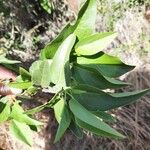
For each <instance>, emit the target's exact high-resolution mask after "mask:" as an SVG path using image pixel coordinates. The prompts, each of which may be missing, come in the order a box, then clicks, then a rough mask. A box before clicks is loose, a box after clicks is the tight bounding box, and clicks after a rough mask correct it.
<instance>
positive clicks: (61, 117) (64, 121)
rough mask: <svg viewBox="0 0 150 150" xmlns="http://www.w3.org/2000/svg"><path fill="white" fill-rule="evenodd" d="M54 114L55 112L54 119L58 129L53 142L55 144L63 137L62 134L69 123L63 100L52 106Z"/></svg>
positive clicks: (69, 118) (69, 119)
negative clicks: (57, 123)
mask: <svg viewBox="0 0 150 150" xmlns="http://www.w3.org/2000/svg"><path fill="white" fill-rule="evenodd" d="M54 112H55V117H56V119H57V121H58V122H59V127H58V130H57V133H56V137H55V141H54V142H55V143H56V142H58V141H59V140H60V138H61V137H62V136H63V134H64V133H65V131H66V129H67V128H68V127H69V125H70V122H71V117H70V114H69V110H68V108H67V106H66V104H65V100H64V99H63V98H62V99H61V100H60V101H59V102H57V103H56V104H55V105H54Z"/></svg>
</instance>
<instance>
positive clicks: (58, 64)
mask: <svg viewBox="0 0 150 150" xmlns="http://www.w3.org/2000/svg"><path fill="white" fill-rule="evenodd" d="M75 41H76V36H75V35H74V34H71V35H69V36H68V37H67V38H66V39H65V40H64V42H63V43H62V44H61V45H60V47H59V48H58V50H57V52H56V54H55V56H54V58H53V61H52V64H51V67H50V72H51V75H50V78H51V82H52V83H54V84H56V85H59V86H60V87H65V86H66V79H65V66H66V64H67V63H68V62H69V57H70V52H71V50H72V48H73V46H74V43H75Z"/></svg>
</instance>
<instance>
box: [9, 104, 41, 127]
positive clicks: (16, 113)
mask: <svg viewBox="0 0 150 150" xmlns="http://www.w3.org/2000/svg"><path fill="white" fill-rule="evenodd" d="M11 118H13V119H15V120H17V121H19V122H22V123H26V124H28V125H35V126H40V125H43V123H42V122H39V121H37V120H34V119H32V118H30V117H29V116H27V115H26V114H24V110H23V108H22V107H21V106H20V105H19V104H18V102H15V103H14V105H13V106H12V112H11Z"/></svg>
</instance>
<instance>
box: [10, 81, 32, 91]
mask: <svg viewBox="0 0 150 150" xmlns="http://www.w3.org/2000/svg"><path fill="white" fill-rule="evenodd" d="M8 86H9V87H11V88H17V89H22V90H24V89H28V88H29V87H31V86H32V83H31V82H26V81H25V82H11V83H9V84H8Z"/></svg>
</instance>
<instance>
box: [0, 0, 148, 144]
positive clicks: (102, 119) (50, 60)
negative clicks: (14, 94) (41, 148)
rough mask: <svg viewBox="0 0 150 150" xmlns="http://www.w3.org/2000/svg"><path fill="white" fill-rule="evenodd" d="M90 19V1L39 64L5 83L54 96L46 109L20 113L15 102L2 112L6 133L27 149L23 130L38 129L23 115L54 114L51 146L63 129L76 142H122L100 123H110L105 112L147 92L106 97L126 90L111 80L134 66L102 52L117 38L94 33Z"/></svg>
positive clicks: (92, 5) (92, 10) (92, 9)
mask: <svg viewBox="0 0 150 150" xmlns="http://www.w3.org/2000/svg"><path fill="white" fill-rule="evenodd" d="M96 13H97V9H96V0H87V1H85V3H84V5H83V6H82V7H81V9H80V11H79V13H78V18H77V20H76V22H75V23H74V24H67V25H66V26H65V28H64V29H63V30H62V31H61V33H60V34H59V35H58V36H57V37H56V38H55V39H54V40H53V41H52V42H50V43H49V44H48V45H46V46H45V48H44V49H43V50H42V51H41V54H40V59H39V60H37V61H36V62H34V63H33V64H32V65H31V67H30V69H29V71H27V70H25V69H23V68H20V76H18V78H17V81H16V82H12V83H9V86H10V87H15V88H19V89H22V90H25V92H29V93H34V92H36V91H37V90H38V89H42V90H47V91H48V92H49V93H53V94H54V96H53V98H52V99H50V100H49V101H48V102H47V103H45V104H43V105H41V106H39V107H36V108H33V109H31V110H27V111H25V112H24V111H23V110H22V108H21V107H20V105H19V104H18V103H17V102H15V103H13V105H12V106H10V107H11V111H10V107H9V110H8V108H7V107H6V111H4V112H3V111H2V112H3V114H4V115H3V117H2V122H3V121H6V120H7V119H8V118H10V117H11V118H12V119H13V120H12V124H11V131H12V132H13V133H14V135H16V137H18V138H19V139H21V140H22V141H24V142H25V143H27V144H28V145H32V142H31V141H32V140H31V138H28V135H27V132H23V130H27V131H28V130H29V128H30V126H39V125H41V123H40V122H38V121H35V120H33V119H31V118H29V115H32V114H35V113H37V112H39V111H41V110H43V109H44V108H52V109H54V113H55V117H56V120H57V121H58V123H59V127H58V130H57V133H56V137H55V141H54V142H57V141H59V140H60V138H61V137H62V136H63V134H64V133H65V131H66V130H67V129H70V130H71V131H72V133H73V134H75V135H76V136H77V137H79V138H82V136H83V131H84V130H86V131H90V132H92V133H93V134H96V135H98V136H103V137H110V138H117V139H122V138H124V136H123V135H122V134H121V133H119V132H118V131H116V130H115V129H113V128H112V127H110V126H109V125H108V124H107V123H106V122H112V121H115V118H113V117H112V116H111V115H110V114H109V113H108V111H109V110H112V109H115V108H118V107H120V106H124V105H127V104H129V103H131V102H134V101H136V100H137V99H139V98H140V97H141V96H143V95H144V94H146V93H147V92H149V89H147V90H142V91H133V92H126V93H109V92H106V90H107V89H116V88H120V87H124V86H127V85H128V83H125V82H123V81H120V80H118V79H117V78H118V77H119V76H121V75H123V74H125V73H126V72H129V71H131V70H132V69H134V66H130V65H127V64H125V63H123V62H122V61H121V60H120V59H119V58H118V57H115V56H110V55H108V54H106V53H105V52H103V51H102V50H104V49H105V48H106V47H107V46H108V45H109V44H110V43H111V42H112V41H113V40H114V38H115V37H116V36H117V34H116V33H112V32H106V33H95V20H96ZM91 15H92V17H91ZM6 106H7V105H6ZM4 108H5V107H4ZM3 110H5V109H3ZM6 114H7V115H6ZM0 116H1V115H0ZM6 116H8V117H6Z"/></svg>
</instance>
